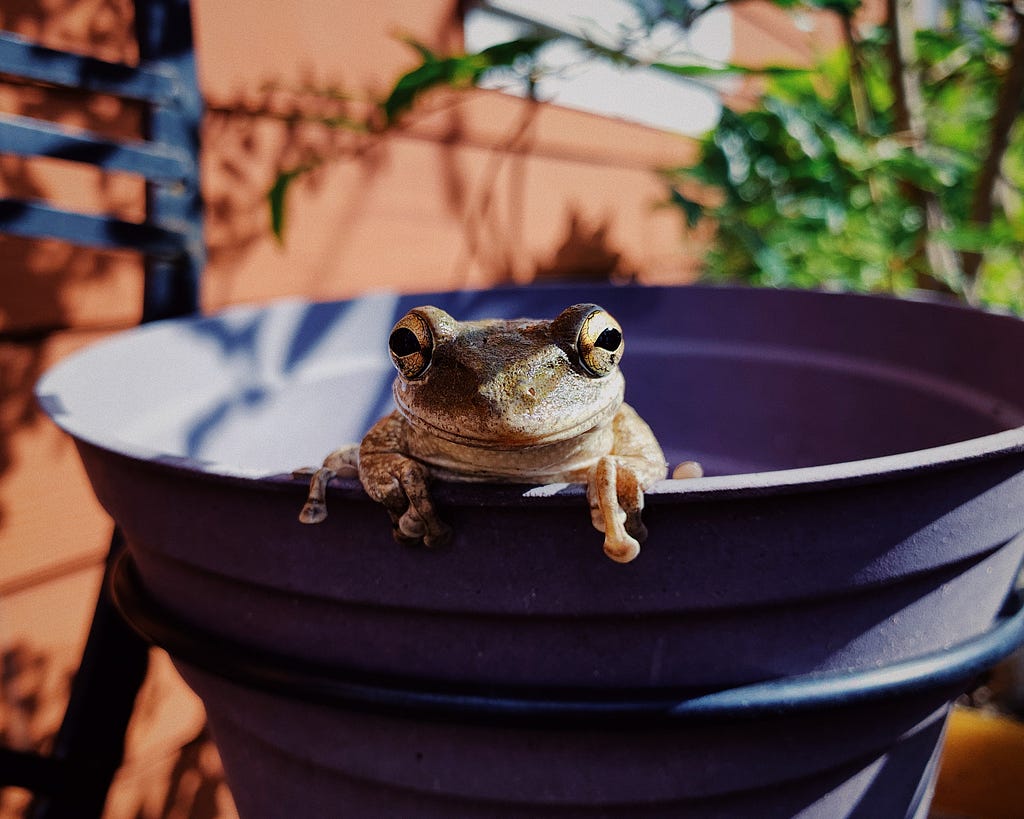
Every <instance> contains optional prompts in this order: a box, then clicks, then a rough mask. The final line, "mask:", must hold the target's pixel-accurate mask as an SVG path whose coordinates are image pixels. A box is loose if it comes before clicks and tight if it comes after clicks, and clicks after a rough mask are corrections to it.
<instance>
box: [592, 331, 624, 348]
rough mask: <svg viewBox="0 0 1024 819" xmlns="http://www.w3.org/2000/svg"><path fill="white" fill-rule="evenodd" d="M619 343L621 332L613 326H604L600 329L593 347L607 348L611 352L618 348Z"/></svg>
mask: <svg viewBox="0 0 1024 819" xmlns="http://www.w3.org/2000/svg"><path fill="white" fill-rule="evenodd" d="M620 344H622V333H620V332H619V331H618V330H616V329H615V328H614V327H606V328H605V329H604V330H602V331H601V335H599V336H598V337H597V341H595V342H594V346H595V347H600V348H601V349H602V350H608V352H611V353H613V352H615V351H616V350H617V349H619V345H620Z"/></svg>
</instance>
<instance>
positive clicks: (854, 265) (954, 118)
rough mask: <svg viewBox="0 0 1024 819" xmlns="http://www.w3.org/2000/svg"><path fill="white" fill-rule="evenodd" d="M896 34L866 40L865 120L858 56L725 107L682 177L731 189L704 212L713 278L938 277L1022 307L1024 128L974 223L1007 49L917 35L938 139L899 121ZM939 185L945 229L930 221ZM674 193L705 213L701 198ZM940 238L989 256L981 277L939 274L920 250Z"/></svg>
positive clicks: (980, 297)
mask: <svg viewBox="0 0 1024 819" xmlns="http://www.w3.org/2000/svg"><path fill="white" fill-rule="evenodd" d="M885 34H886V32H883V31H880V32H876V34H875V36H874V37H872V38H870V39H867V40H865V41H863V42H861V43H860V48H859V53H858V54H857V55H855V56H856V58H857V59H858V60H859V64H860V67H861V68H862V70H863V81H864V90H865V97H866V100H867V102H868V117H867V122H866V123H865V122H863V117H861V120H860V121H858V116H857V112H856V111H855V107H854V99H853V96H852V93H851V88H852V87H853V85H854V83H853V82H852V81H851V62H850V58H851V54H850V53H849V52H848V51H846V50H844V51H842V52H840V53H837V54H836V55H834V56H833V57H832V58H831V59H829V60H827V61H826V62H825V63H824V64H822V65H821V66H819V67H818V69H817V70H816V71H814V72H807V73H804V74H777V75H774V76H771V77H770V78H769V79H768V83H767V89H766V93H765V94H764V96H763V98H762V100H761V102H760V104H759V105H758V106H757V107H756V108H754V109H753V110H750V111H746V112H743V113H736V112H733V111H728V110H727V111H725V112H724V113H723V115H722V118H721V121H720V122H719V124H718V126H717V127H716V128H715V129H714V130H713V131H712V132H711V133H710V134H708V135H707V136H706V137H705V138H704V139H703V140H702V142H701V154H700V160H699V162H698V163H697V165H696V167H694V168H691V169H685V170H681V171H679V172H678V174H677V175H676V176H677V179H678V177H685V178H689V179H696V180H698V181H700V182H702V183H703V184H704V185H706V186H708V187H710V188H713V189H715V190H716V191H718V192H720V194H721V196H720V200H721V202H720V204H717V205H715V206H713V207H707V208H705V209H704V214H705V215H710V216H712V217H713V218H714V219H715V221H716V223H717V235H716V240H715V243H714V246H713V248H712V250H711V252H710V254H709V256H708V259H707V276H708V277H709V278H711V279H716V280H723V279H741V280H745V281H750V282H753V283H756V284H762V285H776V286H780V285H786V286H808V287H822V286H824V287H839V288H844V289H853V290H861V291H875V290H890V291H895V292H902V291H905V290H907V289H909V288H911V287H920V286H922V285H924V286H931V287H933V288H935V289H947V290H950V291H953V292H956V293H957V294H959V295H961V296H964V297H967V298H970V299H972V300H977V301H980V302H984V303H989V304H999V305H1002V306H1007V307H1011V308H1014V309H1017V310H1024V212H1022V208H1021V192H1022V191H1024V159H1022V157H1024V129H1022V128H1021V127H1020V122H1018V123H1017V127H1016V129H1015V131H1014V133H1012V135H1011V142H1010V148H1009V150H1008V151H1007V153H1006V159H1005V161H1004V162H1003V180H1002V186H1001V189H1000V191H999V200H1000V202H1001V206H1000V207H998V208H997V209H996V212H995V214H994V216H993V218H992V220H991V222H990V223H989V224H986V225H981V224H974V223H972V222H971V220H970V213H971V197H972V194H973V191H974V187H975V181H976V179H977V176H978V173H979V169H980V166H981V163H982V161H983V158H984V157H985V154H986V150H987V145H988V138H989V124H990V122H991V119H992V117H993V112H994V110H995V105H996V97H997V92H998V88H999V82H1000V79H1001V75H1002V74H1003V73H1005V65H1006V61H1007V50H1008V46H1007V45H1006V44H1005V43H1003V42H1001V41H1000V40H998V39H997V38H995V37H994V36H992V35H991V33H990V32H988V31H982V32H978V34H977V36H972V37H968V38H965V37H963V36H961V35H959V34H955V33H952V32H936V31H927V32H920V33H918V35H917V39H916V48H917V58H918V60H919V66H918V68H919V70H922V71H923V72H924V75H925V77H926V78H928V80H929V81H928V82H926V83H924V84H923V90H924V113H925V119H926V123H925V126H926V133H927V138H926V139H925V140H924V141H915V140H913V139H911V138H910V136H909V134H907V133H905V132H901V131H900V130H899V128H898V123H897V122H896V121H895V118H894V117H895V115H894V113H893V111H894V90H893V88H892V86H891V79H890V76H889V74H888V69H889V63H888V62H887V55H886V52H885V46H886V44H887V43H886V37H885ZM922 196H932V197H934V200H935V201H936V202H937V203H938V204H939V206H940V207H941V212H942V213H943V214H944V215H945V224H942V225H939V226H938V228H937V229H936V226H934V225H931V226H930V225H928V224H927V216H926V212H925V210H924V208H923V207H922ZM672 198H673V201H675V202H676V203H677V204H681V205H683V206H684V207H685V208H686V215H687V219H688V221H689V222H691V223H692V222H693V219H694V203H692V202H688V201H687V202H683V201H682V199H685V197H681V194H680V193H679V189H678V187H676V188H674V189H673V193H672ZM929 232H930V236H931V238H933V239H937V240H939V241H942V242H944V243H945V244H947V245H948V246H949V247H950V248H952V250H953V251H955V252H958V253H963V252H976V253H981V254H983V261H982V264H981V267H980V271H979V273H978V276H977V279H976V280H973V281H972V280H965V279H962V278H961V279H955V280H937V279H936V277H937V273H936V271H935V270H934V269H933V268H932V266H930V265H929V261H928V257H927V255H926V254H925V253H924V252H923V241H924V239H925V238H926V237H928V236H929Z"/></svg>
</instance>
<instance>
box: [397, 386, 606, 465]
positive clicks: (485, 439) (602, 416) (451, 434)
mask: <svg viewBox="0 0 1024 819" xmlns="http://www.w3.org/2000/svg"><path fill="white" fill-rule="evenodd" d="M394 395H395V404H396V405H397V406H398V411H399V412H400V413H401V414H402V417H403V418H405V420H406V421H407V422H408V423H409V425H410V426H412V427H415V428H416V429H417V430H419V431H421V432H426V433H428V434H430V435H433V436H435V437H437V438H440V439H442V440H444V441H449V442H451V443H453V444H460V445H462V446H469V447H475V448H476V449H493V450H509V451H512V450H520V449H531V448H533V447H541V446H547V445H548V444H557V443H560V442H562V441H568V440H570V439H572V438H576V437H578V436H580V435H583V434H585V433H587V432H590V431H591V430H594V429H597V428H598V427H603V426H605V425H607V424H610V423H611V422H612V419H613V418H614V417H615V415H616V414H617V413H618V411H619V408H620V407H621V406H622V400H621V399H620V400H618V401H613V402H611V403H610V404H606V405H605V406H604V407H603V408H602V409H600V410H598V411H597V412H595V413H593V414H592V415H589V416H587V417H586V418H584V419H583V420H581V421H579V422H577V423H575V424H573V425H572V426H569V427H564V428H559V429H556V430H554V431H552V432H549V433H546V434H544V435H535V434H526V433H521V434H520V435H516V434H514V433H509V434H506V435H503V436H502V437H501V438H500V439H498V438H495V437H494V436H488V435H485V434H477V435H473V434H471V433H469V432H467V430H465V429H463V430H461V431H458V432H457V431H455V430H451V429H445V428H444V427H441V426H438V425H437V424H432V423H431V422H430V421H428V420H426V419H425V418H422V417H420V416H417V415H415V414H413V412H412V411H411V410H409V408H408V407H406V405H405V404H404V403H403V402H402V399H401V396H400V395H399V393H398V390H395V391H394Z"/></svg>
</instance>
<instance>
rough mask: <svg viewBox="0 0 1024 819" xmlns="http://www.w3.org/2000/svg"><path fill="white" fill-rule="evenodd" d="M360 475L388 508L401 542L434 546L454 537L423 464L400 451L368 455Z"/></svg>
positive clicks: (367, 486)
mask: <svg viewBox="0 0 1024 819" xmlns="http://www.w3.org/2000/svg"><path fill="white" fill-rule="evenodd" d="M360 477H361V478H362V481H363V488H364V489H365V490H366V492H367V494H368V495H369V496H370V497H371V498H373V499H374V500H376V501H378V502H380V503H382V504H383V505H384V508H385V509H386V510H387V512H388V515H389V516H390V517H391V523H392V526H393V527H394V535H395V540H397V541H398V542H399V543H402V544H405V545H419V544H420V543H422V544H423V545H425V546H429V547H433V546H444V545H445V544H447V543H448V542H449V541H450V540H451V537H452V530H451V527H450V526H449V525H448V524H447V523H445V522H444V521H443V520H441V518H440V517H439V516H438V514H437V510H436V509H435V508H434V504H433V501H432V500H431V498H430V492H429V490H428V488H427V484H428V478H427V470H426V469H425V468H424V466H423V465H422V464H420V463H419V462H417V461H414V460H412V459H410V458H406V457H405V456H403V455H400V454H397V453H381V454H378V455H370V456H365V455H364V458H363V464H362V466H361V469H360Z"/></svg>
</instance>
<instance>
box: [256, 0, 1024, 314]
mask: <svg viewBox="0 0 1024 819" xmlns="http://www.w3.org/2000/svg"><path fill="white" fill-rule="evenodd" d="M734 1H736V0H703V2H700V1H698V2H697V3H694V2H691V0H631V3H632V5H633V6H634V8H635V10H636V12H637V13H636V15H635V19H636V20H637V21H638V25H637V26H636V27H635V28H630V29H628V30H627V29H622V30H620V31H618V32H615V35H616V37H617V43H616V44H613V45H609V44H608V42H607V40H605V39H603V40H602V41H601V42H597V41H595V40H594V39H591V38H588V37H587V36H585V35H583V36H581V35H580V34H578V33H574V32H567V31H564V30H557V29H553V28H550V27H547V26H545V25H543V24H533V25H532V27H530V28H529V29H528V31H527V33H526V34H525V35H524V36H522V37H519V38H517V39H514V40H510V41H508V42H502V43H499V44H496V45H493V46H491V47H489V48H486V49H482V50H480V51H477V52H475V53H469V54H455V55H440V54H436V53H434V52H432V51H431V50H430V49H428V48H426V47H425V46H423V45H421V44H419V43H415V42H410V45H411V46H412V47H413V48H415V49H416V50H417V52H418V54H419V58H420V63H419V65H417V66H416V67H415V68H414V69H413V70H411V71H409V72H408V73H406V74H405V75H403V76H402V77H401V78H400V79H399V80H398V81H397V83H396V84H395V86H394V87H393V89H392V90H391V93H390V94H389V96H388V97H387V98H386V99H384V100H383V101H381V102H379V103H378V104H377V105H376V106H374V107H373V111H372V113H371V115H370V116H369V117H368V118H367V120H366V121H365V122H362V123H356V124H353V123H351V122H349V121H342V122H341V124H342V125H344V126H346V127H358V128H360V129H362V130H364V131H368V132H382V131H384V130H387V129H388V128H391V127H394V126H395V125H396V124H398V123H399V122H400V121H401V119H402V117H403V115H404V114H405V113H406V112H407V111H408V110H409V109H410V108H412V107H413V105H414V104H415V103H416V102H417V101H418V100H419V99H420V97H421V96H422V95H423V94H424V93H425V92H427V91H430V90H431V89H434V88H436V87H437V86H446V87H449V88H461V87H472V86H476V85H479V84H481V83H485V82H486V83H489V84H493V81H494V77H495V75H498V76H500V77H502V78H504V80H505V81H506V82H511V83H519V84H520V85H521V86H522V90H523V92H524V93H525V94H527V95H533V93H534V90H535V88H536V86H537V80H538V77H539V76H541V74H542V72H545V71H550V70H553V69H552V68H551V67H550V66H548V65H546V64H545V60H544V56H543V55H544V52H545V49H546V48H547V47H548V46H550V45H551V44H552V43H556V42H558V41H563V40H566V39H571V40H573V41H574V42H575V43H576V44H577V45H579V46H582V47H583V48H584V49H585V50H586V51H588V52H589V53H590V54H591V55H594V56H597V57H600V58H602V59H605V60H609V61H611V62H613V63H615V64H617V65H619V66H624V67H629V66H634V65H642V66H644V67H646V68H654V69H657V70H659V71H663V72H667V73H670V74H673V75H676V76H682V77H687V78H690V79H693V80H697V81H701V82H711V83H714V82H716V81H720V80H721V79H723V78H726V77H735V76H737V75H756V78H757V79H756V81H757V82H759V83H761V87H760V88H759V92H760V93H759V94H758V96H757V101H756V102H755V103H753V104H752V105H751V106H749V107H745V108H744V109H743V110H731V109H729V108H728V107H723V109H722V114H721V117H720V119H719V121H718V123H717V125H716V126H715V127H714V128H712V129H711V131H710V132H709V133H707V134H706V135H705V136H703V137H702V138H700V140H699V148H700V150H699V158H698V160H697V162H696V163H694V164H693V165H692V166H689V167H685V168H673V169H652V170H658V172H659V173H660V174H661V175H662V176H663V178H664V179H665V181H666V184H667V186H668V193H669V195H668V199H669V201H670V202H671V203H672V204H673V205H674V206H677V207H679V208H681V209H682V210H683V211H684V213H685V216H686V223H687V225H688V226H689V228H691V229H692V228H695V227H696V226H697V225H698V223H700V222H701V221H702V220H705V219H711V220H713V223H714V225H715V236H714V240H713V243H712V246H711V248H710V250H709V252H708V254H707V256H706V259H705V260H704V267H703V276H704V278H705V279H707V280H711V281H744V282H749V283H753V284H757V285H767V286H780V287H782V286H795V287H819V288H832V289H846V290H855V291H883V292H894V293H907V292H909V291H912V290H921V289H924V290H930V291H939V292H943V293H946V294H951V295H955V296H957V297H959V298H962V299H964V300H965V301H967V302H969V303H972V304H980V305H986V306H997V307H1002V308H1007V309H1011V310H1014V311H1017V312H1021V313H1024V127H1022V125H1021V121H1022V117H1021V112H1022V110H1024V3H1022V0H949V2H948V4H947V5H946V6H945V7H944V8H943V10H942V12H941V13H940V14H937V15H935V22H934V24H932V25H930V26H929V27H926V28H921V27H918V25H917V21H916V19H915V14H914V9H913V5H912V0H885V14H884V22H882V23H881V24H878V25H872V26H863V25H860V24H859V17H858V14H859V12H860V11H861V0H772V1H773V2H774V3H775V5H777V6H781V7H783V8H785V9H788V10H791V11H793V12H799V11H817V12H825V13H830V14H834V15H836V16H837V18H838V20H839V22H840V29H841V31H842V32H843V43H842V46H841V47H840V48H839V50H838V51H836V52H835V53H833V54H831V55H827V56H826V57H825V58H823V59H822V60H820V61H819V63H818V64H817V65H815V66H812V67H810V68H793V67H786V66H769V67H763V68H759V69H750V68H745V67H743V66H740V65H734V64H724V63H718V64H709V63H708V62H707V61H701V60H695V61H693V62H690V61H682V62H680V61H678V60H677V61H666V60H664V59H662V58H661V57H660V56H659V53H658V51H657V50H656V49H652V48H651V43H652V42H655V41H656V40H658V39H659V37H658V36H656V34H657V33H658V32H663V27H664V25H665V24H666V23H669V24H671V25H673V26H676V27H678V28H679V29H681V30H683V31H688V30H690V29H691V28H693V27H694V26H695V25H696V24H697V23H698V21H699V20H700V19H701V18H702V17H703V16H704V15H705V14H707V13H708V12H710V11H713V10H715V9H717V8H719V7H721V6H724V5H728V4H729V3H730V2H734ZM661 39H663V37H662V38H661ZM638 54H640V55H642V56H637V55H638ZM554 70H557V69H554ZM315 167H316V162H312V163H308V164H306V165H304V166H302V167H299V168H296V169H294V170H291V171H288V172H285V173H282V174H280V175H279V177H278V180H277V183H276V184H275V186H274V188H273V190H272V191H271V192H270V196H269V198H270V205H271V214H272V223H273V228H274V231H275V233H277V235H278V236H279V237H280V235H281V233H282V231H283V219H284V213H285V195H286V192H287V189H288V186H289V185H290V184H291V183H292V182H293V181H294V180H295V179H296V178H299V177H301V176H302V175H303V174H304V173H306V172H308V171H310V170H313V169H315ZM693 183H698V184H697V185H696V186H695V185H694V184H693Z"/></svg>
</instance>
